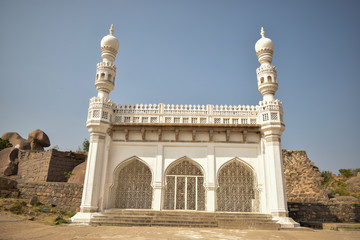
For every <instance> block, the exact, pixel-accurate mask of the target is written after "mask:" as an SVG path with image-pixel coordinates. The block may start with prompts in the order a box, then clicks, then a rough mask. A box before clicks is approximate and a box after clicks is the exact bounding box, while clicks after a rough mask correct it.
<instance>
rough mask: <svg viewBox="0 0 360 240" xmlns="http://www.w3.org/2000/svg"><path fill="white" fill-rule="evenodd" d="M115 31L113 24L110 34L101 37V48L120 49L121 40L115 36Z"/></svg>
mask: <svg viewBox="0 0 360 240" xmlns="http://www.w3.org/2000/svg"><path fill="white" fill-rule="evenodd" d="M113 32H114V27H113V25H111V28H110V34H109V35H106V36H105V37H103V38H102V39H101V43H100V45H101V48H103V47H111V48H113V49H115V50H116V51H118V50H119V40H118V39H117V38H116V37H114V35H113Z"/></svg>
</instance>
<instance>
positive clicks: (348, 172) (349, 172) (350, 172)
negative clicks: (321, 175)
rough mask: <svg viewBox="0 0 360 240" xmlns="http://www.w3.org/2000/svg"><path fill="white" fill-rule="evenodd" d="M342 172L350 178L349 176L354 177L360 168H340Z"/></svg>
mask: <svg viewBox="0 0 360 240" xmlns="http://www.w3.org/2000/svg"><path fill="white" fill-rule="evenodd" d="M339 172H340V174H341V175H342V176H344V177H346V178H349V177H354V176H356V174H357V173H358V172H360V168H357V169H352V168H348V169H340V170H339Z"/></svg>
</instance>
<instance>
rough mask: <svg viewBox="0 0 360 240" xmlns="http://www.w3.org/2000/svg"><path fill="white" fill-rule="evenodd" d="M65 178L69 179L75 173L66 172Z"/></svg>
mask: <svg viewBox="0 0 360 240" xmlns="http://www.w3.org/2000/svg"><path fill="white" fill-rule="evenodd" d="M64 175H65V178H66V179H69V178H70V177H71V176H72V175H74V173H73V172H64Z"/></svg>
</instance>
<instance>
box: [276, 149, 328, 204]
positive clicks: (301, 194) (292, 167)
mask: <svg viewBox="0 0 360 240" xmlns="http://www.w3.org/2000/svg"><path fill="white" fill-rule="evenodd" d="M282 154H283V159H284V176H285V183H286V195H287V201H288V202H298V203H307V202H309V203H314V202H325V201H328V200H329V198H328V196H327V193H326V191H325V189H323V188H322V187H321V183H322V181H323V178H322V177H321V172H320V171H319V168H318V167H316V166H315V165H314V163H313V162H311V161H310V160H309V158H308V157H307V155H306V152H305V151H295V150H283V151H282Z"/></svg>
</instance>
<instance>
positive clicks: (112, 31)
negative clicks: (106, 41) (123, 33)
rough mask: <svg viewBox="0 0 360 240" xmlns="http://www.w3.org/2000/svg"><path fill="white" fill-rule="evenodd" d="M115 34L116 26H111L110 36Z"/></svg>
mask: <svg viewBox="0 0 360 240" xmlns="http://www.w3.org/2000/svg"><path fill="white" fill-rule="evenodd" d="M113 34H114V24H111V27H110V35H111V36H113Z"/></svg>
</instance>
